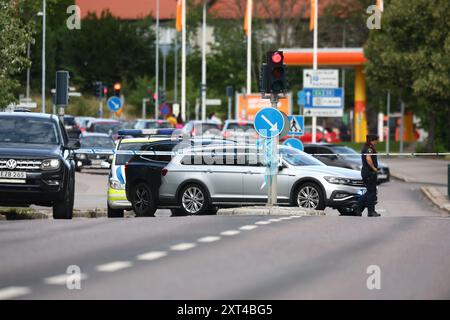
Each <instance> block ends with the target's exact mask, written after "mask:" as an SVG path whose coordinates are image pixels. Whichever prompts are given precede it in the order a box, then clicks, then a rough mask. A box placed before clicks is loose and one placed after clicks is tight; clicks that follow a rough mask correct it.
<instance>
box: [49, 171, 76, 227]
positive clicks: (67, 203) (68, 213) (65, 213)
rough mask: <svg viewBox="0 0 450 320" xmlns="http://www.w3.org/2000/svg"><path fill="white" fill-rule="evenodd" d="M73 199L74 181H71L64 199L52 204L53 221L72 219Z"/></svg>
mask: <svg viewBox="0 0 450 320" xmlns="http://www.w3.org/2000/svg"><path fill="white" fill-rule="evenodd" d="M74 197H75V179H73V178H72V179H71V181H70V182H69V185H68V187H67V188H66V192H65V194H64V197H63V198H62V199H61V200H59V201H56V202H55V203H54V204H53V219H72V216H73V203H74Z"/></svg>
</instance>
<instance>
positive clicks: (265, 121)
mask: <svg viewBox="0 0 450 320" xmlns="http://www.w3.org/2000/svg"><path fill="white" fill-rule="evenodd" d="M254 126H255V130H256V132H258V134H259V135H260V136H261V137H263V138H269V139H270V138H274V137H276V136H278V135H279V134H280V133H281V132H282V131H283V129H284V126H285V118H284V115H283V113H281V112H280V111H279V110H278V109H275V108H264V109H261V110H259V111H258V112H257V113H256V115H255V120H254Z"/></svg>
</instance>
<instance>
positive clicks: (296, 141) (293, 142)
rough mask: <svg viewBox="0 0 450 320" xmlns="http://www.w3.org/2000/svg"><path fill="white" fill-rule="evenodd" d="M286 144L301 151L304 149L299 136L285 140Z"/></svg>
mask: <svg viewBox="0 0 450 320" xmlns="http://www.w3.org/2000/svg"><path fill="white" fill-rule="evenodd" d="M283 144H284V145H285V146H289V147H292V148H295V149H298V150H300V151H303V143H302V142H301V141H300V140H299V139H297V138H290V139H287V140H286V141H284V142H283Z"/></svg>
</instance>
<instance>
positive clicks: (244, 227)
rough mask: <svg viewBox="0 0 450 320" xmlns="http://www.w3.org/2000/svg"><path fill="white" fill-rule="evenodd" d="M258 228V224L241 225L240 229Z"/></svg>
mask: <svg viewBox="0 0 450 320" xmlns="http://www.w3.org/2000/svg"><path fill="white" fill-rule="evenodd" d="M256 228H258V226H252V225H246V226H242V227H240V228H239V229H241V230H245V231H247V230H253V229H256Z"/></svg>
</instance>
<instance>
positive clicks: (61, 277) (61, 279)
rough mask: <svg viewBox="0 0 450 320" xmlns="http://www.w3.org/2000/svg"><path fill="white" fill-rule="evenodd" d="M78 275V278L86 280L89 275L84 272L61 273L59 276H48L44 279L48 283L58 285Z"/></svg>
mask: <svg viewBox="0 0 450 320" xmlns="http://www.w3.org/2000/svg"><path fill="white" fill-rule="evenodd" d="M75 276H76V277H77V279H79V280H85V279H87V275H86V274H84V273H81V274H80V275H75V274H67V273H66V274H60V275H57V276H53V277H48V278H45V279H44V282H45V283H46V284H51V285H57V286H62V285H65V284H67V280H69V281H71V280H72V279H74V277H75Z"/></svg>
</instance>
